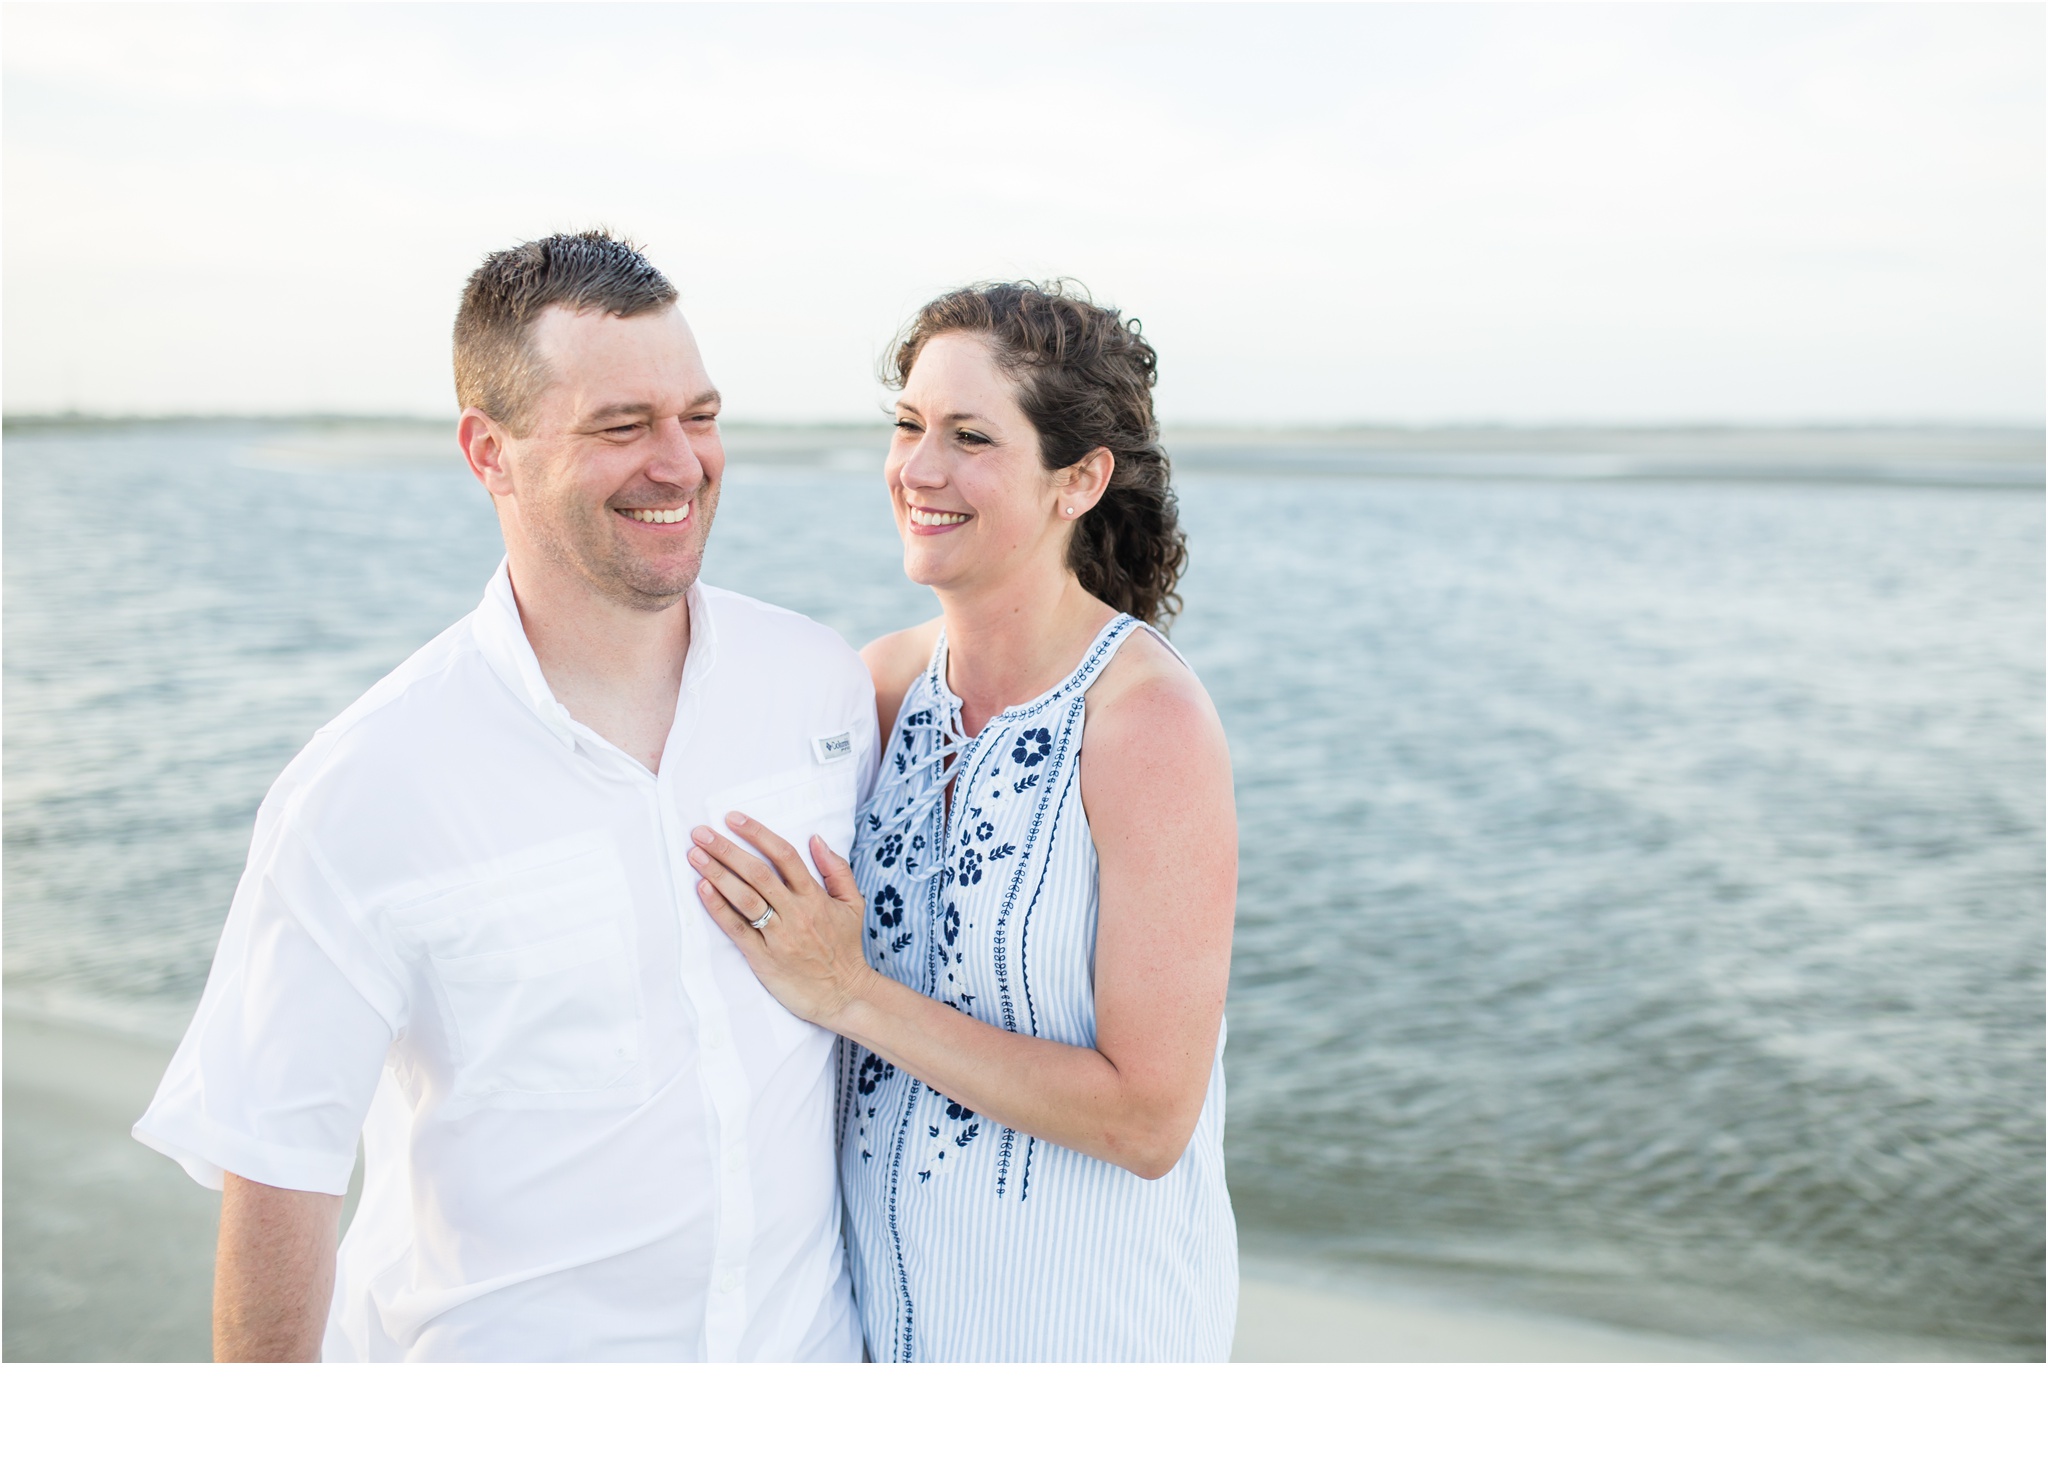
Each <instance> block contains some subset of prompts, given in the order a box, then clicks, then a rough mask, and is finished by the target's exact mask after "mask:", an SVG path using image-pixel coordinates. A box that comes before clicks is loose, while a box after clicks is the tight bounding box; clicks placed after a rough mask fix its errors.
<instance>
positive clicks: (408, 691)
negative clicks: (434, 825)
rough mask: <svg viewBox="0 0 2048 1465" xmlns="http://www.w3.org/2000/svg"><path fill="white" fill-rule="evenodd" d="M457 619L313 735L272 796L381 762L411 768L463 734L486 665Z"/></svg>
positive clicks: (471, 636) (465, 620)
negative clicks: (386, 760) (392, 761)
mask: <svg viewBox="0 0 2048 1465" xmlns="http://www.w3.org/2000/svg"><path fill="white" fill-rule="evenodd" d="M470 620H471V618H470V617H469V616H464V617H463V618H462V619H461V620H459V621H457V622H456V623H455V624H454V625H452V626H450V627H449V628H448V629H447V630H445V631H443V632H441V634H440V635H438V636H436V637H435V638H434V639H433V640H431V641H429V642H428V643H427V644H426V645H424V646H422V647H421V648H420V649H419V650H417V651H415V652H414V653H413V654H412V655H410V656H408V657H407V658H406V659H405V660H404V661H402V662H400V663H399V664H398V665H397V666H396V667H394V668H392V670H391V671H389V672H387V673H386V674H385V675H384V676H383V677H381V678H379V679H378V680H377V682H376V683H375V685H373V686H372V687H370V689H369V690H368V691H366V692H364V693H363V694H362V696H360V697H358V698H356V700H355V701H353V702H351V703H350V704H349V705H348V706H347V707H345V708H343V709H342V710H341V711H340V712H339V713H337V714H336V715H335V716H334V717H333V718H332V719H331V720H329V721H328V723H327V724H326V725H325V726H324V727H322V728H321V729H320V730H319V731H318V732H316V733H314V734H313V736H312V738H311V739H310V740H309V741H308V742H307V744H306V746H305V747H303V748H301V749H300V750H299V753H298V756H297V757H295V758H293V759H292V761H291V762H290V763H289V764H287V765H286V767H285V770H284V773H283V774H282V775H281V776H280V777H279V778H278V781H277V786H276V788H274V789H273V791H272V792H273V794H277V793H281V792H287V791H290V790H293V789H296V788H302V787H304V786H306V785H308V784H310V783H313V782H315V781H316V780H318V779H320V778H321V777H322V776H328V777H332V776H335V775H338V774H340V773H342V772H343V771H344V770H345V769H347V768H348V767H350V766H352V765H360V764H363V763H366V762H367V763H373V764H374V763H379V762H382V761H384V757H385V755H388V756H389V757H391V758H393V759H396V760H398V761H400V762H402V763H406V764H417V763H418V762H419V761H420V760H421V759H422V756H423V755H424V754H426V753H427V752H428V750H429V749H431V748H432V747H433V746H434V745H435V744H437V743H441V742H451V741H452V742H455V743H457V744H459V743H460V741H461V740H462V739H463V738H464V737H465V736H466V735H467V733H468V728H467V726H466V723H467V720H468V719H467V718H466V717H465V716H464V715H463V714H464V712H465V711H468V710H471V709H473V708H474V707H475V704H476V702H477V700H478V699H477V691H478V687H479V685H480V681H481V679H486V678H489V677H490V676H491V672H490V669H489V666H488V664H487V663H486V662H485V661H484V658H483V654H482V652H481V650H480V648H479V647H478V646H477V642H476V637H475V636H474V634H473V633H472V631H471V629H470Z"/></svg>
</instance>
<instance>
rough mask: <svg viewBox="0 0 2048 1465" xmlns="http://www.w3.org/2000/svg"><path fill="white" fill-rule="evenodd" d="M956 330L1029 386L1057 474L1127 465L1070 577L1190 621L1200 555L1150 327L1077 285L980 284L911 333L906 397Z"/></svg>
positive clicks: (1031, 412) (938, 305)
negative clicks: (1102, 458)
mask: <svg viewBox="0 0 2048 1465" xmlns="http://www.w3.org/2000/svg"><path fill="white" fill-rule="evenodd" d="M953 332H961V333H964V334H967V335H973V336H979V337H981V338H982V339H983V340H985V341H987V342H988V343H989V344H990V346H991V347H992V348H993V349H994V352H995V357H996V363H997V364H998V365H999V366H1000V367H1001V368H1002V369H1003V371H1004V373H1005V374H1006V375H1008V376H1009V377H1010V378H1011V379H1012V380H1013V381H1015V382H1016V383H1017V405H1018V406H1019V407H1021V408H1022V409H1023V411H1024V415H1025V416H1026V417H1028V418H1029V419H1030V420H1031V425H1032V426H1033V427H1034V428H1036V429H1037V430H1038V442H1039V461H1040V462H1041V463H1042V464H1043V465H1044V466H1045V467H1046V468H1067V467H1071V466H1073V465H1074V464H1075V463H1078V462H1080V461H1081V459H1082V458H1084V457H1086V456H1087V455H1088V454H1089V453H1090V452H1092V451H1093V450H1094V449H1096V448H1107V449H1109V452H1110V455H1111V456H1112V457H1113V458H1114V459H1115V460H1116V466H1115V468H1114V469H1113V470H1112V471H1111V473H1110V479H1109V487H1108V489H1107V490H1106V491H1105V492H1104V493H1103V495H1102V498H1101V500H1100V501H1099V502H1097V503H1096V505H1095V507H1094V508H1092V509H1090V510H1089V511H1088V512H1087V513H1085V514H1083V515H1082V516H1081V517H1080V518H1079V519H1078V520H1076V521H1075V524H1074V535H1073V538H1072V539H1071V540H1070V541H1069V542H1068V545H1067V567H1068V568H1069V569H1071V570H1072V571H1073V572H1074V574H1075V576H1076V577H1077V578H1078V579H1079V580H1080V582H1081V586H1082V588H1083V589H1085V590H1087V591H1088V593H1089V594H1091V595H1094V596H1096V597H1097V598H1099V599H1101V600H1103V601H1106V602H1107V603H1108V604H1110V605H1112V606H1115V607H1116V608H1117V609H1118V610H1120V611H1123V612H1125V613H1127V614H1129V615H1134V616H1136V617H1138V619H1140V620H1142V621H1149V622H1151V623H1152V624H1153V625H1155V626H1159V627H1162V628H1163V627H1164V626H1165V625H1166V624H1167V623H1168V622H1169V621H1171V620H1172V619H1173V618H1174V616H1176V615H1178V614H1179V613H1180V608H1181V602H1180V596H1179V595H1178V594H1177V593H1175V590H1174V586H1175V584H1176V583H1177V582H1178V581H1179V579H1180V576H1181V572H1182V571H1183V570H1185V569H1186V568H1187V562H1188V545H1187V536H1186V535H1185V534H1183V533H1182V532H1181V528H1180V510H1179V506H1178V504H1177V503H1176V502H1175V500H1174V496H1173V483H1172V465H1171V464H1170V463H1168V461H1167V458H1166V452H1165V450H1164V449H1162V448H1161V447H1160V446H1159V427H1158V424H1157V422H1155V421H1154V419H1153V416H1152V388H1153V386H1154V385H1155V384H1156V383H1157V382H1158V380H1159V356H1158V353H1157V352H1155V351H1154V350H1153V349H1152V347H1151V345H1150V343H1149V342H1147V341H1146V339H1145V337H1144V336H1143V335H1142V334H1140V332H1139V323H1138V322H1137V321H1136V320H1128V321H1127V320H1125V319H1124V318H1123V316H1122V314H1121V313H1120V312H1119V311H1117V310H1114V309H1112V308H1110V307H1107V306H1102V305H1097V304H1096V303H1095V302H1094V301H1093V300H1091V299H1090V298H1089V296H1088V292H1087V290H1086V289H1085V288H1084V287H1082V286H1080V285H1079V284H1076V283H1075V282H1074V281H1072V280H1049V281H1047V282H1045V283H1044V284H1037V283H1034V282H1032V281H1029V280H1024V281H1015V282H1000V283H985V284H980V285H969V286H967V287H965V288H964V289H959V290H954V291H951V292H949V293H947V294H945V295H941V296H940V297H939V298H938V299H936V300H934V301H932V302H931V303H930V304H929V305H927V306H925V307H924V309H922V310H920V311H919V312H918V313H917V315H916V317H915V318H914V319H913V320H912V321H911V322H910V324H909V325H907V326H905V327H904V328H903V331H902V333H901V334H900V335H898V336H897V338H896V341H895V344H894V345H893V346H892V347H891V348H890V352H889V359H888V363H887V366H888V369H887V370H886V371H885V373H884V376H883V380H884V382H885V383H886V384H887V385H888V386H890V387H891V388H893V389H895V390H897V391H901V390H902V389H903V385H904V383H905V382H907V381H908V380H909V378H910V369H911V367H913V366H915V365H916V364H917V357H918V353H919V352H921V351H923V350H924V348H925V345H926V343H927V342H929V341H930V340H931V339H932V338H933V337H935V336H943V335H947V334H950V333H953Z"/></svg>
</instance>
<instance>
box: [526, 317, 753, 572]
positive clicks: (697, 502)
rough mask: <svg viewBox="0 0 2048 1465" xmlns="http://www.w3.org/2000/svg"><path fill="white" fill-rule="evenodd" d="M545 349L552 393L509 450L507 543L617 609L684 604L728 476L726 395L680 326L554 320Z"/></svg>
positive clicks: (537, 346)
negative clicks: (515, 542) (722, 431)
mask: <svg viewBox="0 0 2048 1465" xmlns="http://www.w3.org/2000/svg"><path fill="white" fill-rule="evenodd" d="M533 349H534V350H535V352H536V353H537V354H538V355H539V357H540V360H541V362H542V364H543V365H544V367H545V370H546V374H547V378H548V385H547V387H546V388H545V389H544V390H543V391H542V392H541V393H540V396H539V398H538V399H537V400H536V401H535V403H534V404H533V409H532V420H531V423H530V431H528V432H527V433H526V435H525V436H523V437H518V438H513V439H511V440H510V441H508V442H507V443H506V447H505V466H506V469H507V473H508V476H509V478H510V481H511V492H510V494H509V495H507V496H506V497H505V499H501V513H504V514H506V523H505V528H506V531H507V537H508V538H510V537H511V535H512V534H513V533H515V532H516V533H518V534H520V535H522V536H523V537H524V538H525V540H526V542H527V544H528V545H529V546H531V548H532V549H533V550H534V551H535V552H537V553H538V554H540V555H542V556H544V557H545V558H546V559H547V560H549V561H550V562H551V563H552V564H553V565H554V566H555V567H557V568H558V569H561V570H565V571H568V572H570V573H572V574H573V575H575V576H576V577H578V578H579V579H581V580H582V581H583V582H584V583H585V584H587V585H589V586H590V588H591V589H593V590H595V591H596V592H597V593H598V594H600V595H602V596H604V597H605V598H606V599H608V600H612V601H615V602H617V603H619V604H621V605H625V606H629V607H632V608H633V609H637V610H662V609H665V608H667V607H668V606H671V605H673V604H675V602H676V601H677V600H678V599H679V598H681V596H682V594H683V592H684V591H686V590H688V589H689V588H690V586H691V584H692V583H694V582H695V581H696V578H697V572H698V570H699V569H700V568H701V567H702V566H703V563H704V543H705V540H706V539H707V538H709V536H710V534H711V519H712V516H713V514H714V513H715V512H716V511H717V508H718V481H719V477H720V475H721V474H723V473H724V471H725V446H724V444H723V443H721V442H720V441H719V437H718V405H719V403H718V392H717V390H716V389H715V388H714V387H713V386H712V385H711V378H710V377H709V376H707V375H706V374H705V371H704V362H703V359H702V358H701V357H700V356H699V355H698V354H697V341H696V338H695V337H694V336H692V335H691V334H690V327H689V325H688V323H686V322H685V321H684V320H683V316H682V312H681V311H679V310H677V309H676V308H675V307H673V306H671V307H669V308H668V309H666V310H662V311H656V312H653V313H651V314H647V315H636V316H629V317H625V318H620V317H617V316H610V315H604V314H601V313H595V312H593V313H589V314H582V315H578V314H573V313H571V312H570V311H568V310H565V309H562V308H560V307H556V308H554V309H551V310H548V311H546V312H545V313H543V314H542V316H541V317H540V319H539V320H538V321H536V322H535V323H534V330H533ZM508 500H509V501H508Z"/></svg>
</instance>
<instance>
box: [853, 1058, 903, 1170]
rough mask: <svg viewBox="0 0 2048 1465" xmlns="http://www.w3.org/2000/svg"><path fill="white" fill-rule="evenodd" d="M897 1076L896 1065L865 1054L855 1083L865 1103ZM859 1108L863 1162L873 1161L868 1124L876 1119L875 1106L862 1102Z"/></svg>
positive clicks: (873, 1153)
mask: <svg viewBox="0 0 2048 1465" xmlns="http://www.w3.org/2000/svg"><path fill="white" fill-rule="evenodd" d="M895 1076H896V1065H895V1064H893V1063H890V1062H888V1061H887V1060H886V1059H882V1058H877V1057H876V1056H875V1055H874V1054H872V1053H867V1052H863V1053H862V1054H861V1056H860V1073H859V1076H858V1078H857V1079H856V1081H855V1087H857V1088H858V1089H859V1090H860V1096H861V1099H862V1100H863V1101H865V1100H867V1099H870V1098H872V1097H873V1096H874V1092H875V1090H876V1089H878V1088H880V1087H881V1086H882V1085H883V1084H884V1083H886V1082H888V1081H889V1080H890V1079H892V1078H894V1077H895ZM859 1107H860V1131H859V1138H860V1157H861V1158H862V1159H863V1160H872V1159H874V1157H875V1151H874V1147H873V1146H872V1145H871V1144H869V1142H868V1124H869V1123H870V1122H871V1121H872V1120H873V1119H874V1117H875V1106H874V1105H873V1104H871V1103H867V1102H862V1103H861V1105H860V1106H859Z"/></svg>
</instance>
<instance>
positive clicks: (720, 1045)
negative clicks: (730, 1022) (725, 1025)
mask: <svg viewBox="0 0 2048 1465" xmlns="http://www.w3.org/2000/svg"><path fill="white" fill-rule="evenodd" d="M724 1050H725V1039H724V1038H722V1037H720V1036H719V1035H718V1034H717V1033H706V1034H705V1035H704V1051H705V1052H706V1053H720V1052H723V1051H724Z"/></svg>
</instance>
